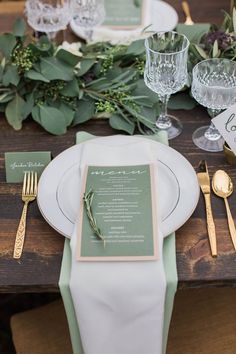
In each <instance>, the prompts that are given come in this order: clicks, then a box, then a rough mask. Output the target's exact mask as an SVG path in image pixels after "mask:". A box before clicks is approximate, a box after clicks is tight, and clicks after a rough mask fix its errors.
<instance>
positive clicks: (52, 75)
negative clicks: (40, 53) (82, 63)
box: [40, 57, 74, 81]
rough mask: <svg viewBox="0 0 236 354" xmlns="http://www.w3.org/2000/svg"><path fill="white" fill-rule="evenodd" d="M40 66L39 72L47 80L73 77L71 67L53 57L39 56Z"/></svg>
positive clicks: (70, 78) (68, 79)
mask: <svg viewBox="0 0 236 354" xmlns="http://www.w3.org/2000/svg"><path fill="white" fill-rule="evenodd" d="M40 68H41V70H40V72H41V74H42V75H43V76H44V77H46V78H47V79H48V80H64V81H71V80H73V77H74V74H73V68H71V67H69V66H68V65H67V64H64V63H62V62H61V61H60V60H58V59H57V58H55V57H45V58H41V61H40Z"/></svg>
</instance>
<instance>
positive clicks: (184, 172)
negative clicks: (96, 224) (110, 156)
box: [37, 135, 200, 238]
mask: <svg viewBox="0 0 236 354" xmlns="http://www.w3.org/2000/svg"><path fill="white" fill-rule="evenodd" d="M114 137H119V141H120V139H121V138H123V139H126V138H129V139H130V138H131V137H127V136H122V135H116V136H111V137H98V138H94V139H92V141H94V140H96V142H97V141H99V142H100V143H101V142H102V143H104V142H105V144H106V142H107V139H111V141H112V144H114V141H115V140H114ZM132 139H133V140H134V139H139V140H141V139H145V138H143V137H136V136H133V137H132ZM145 140H146V139H145ZM89 141H91V140H89ZM89 141H87V142H83V143H80V144H77V145H74V146H72V147H70V148H69V149H66V150H65V151H63V152H62V153H61V154H59V155H58V156H57V157H56V158H55V159H54V160H52V161H51V163H50V164H49V165H48V166H47V167H46V168H45V170H44V171H43V173H42V175H41V177H40V180H39V185H38V196H37V203H38V207H39V210H40V212H41V214H42V216H43V217H44V219H45V220H46V221H47V223H48V224H49V225H50V226H51V227H52V228H54V229H55V230H56V231H57V232H59V233H60V234H62V235H63V236H65V237H68V238H70V236H71V234H72V231H73V227H74V224H73V223H71V222H70V221H69V220H68V219H67V218H66V217H65V215H64V214H63V212H62V211H61V209H60V206H59V205H58V200H57V191H58V185H59V183H60V181H61V179H62V177H63V175H64V174H65V172H66V171H67V170H62V171H61V174H60V176H59V174H57V175H56V176H55V175H54V176H53V177H52V178H51V179H52V183H51V184H52V186H51V185H50V193H51V195H50V196H49V195H47V196H45V198H46V200H45V201H44V200H43V198H44V194H45V193H44V192H43V190H42V187H41V186H42V184H43V183H44V180H45V182H46V180H47V181H48V174H49V175H50V172H51V170H52V171H53V168H54V165H55V164H58V163H59V164H60V161H61V160H63V158H64V156H65V154H66V155H68V154H69V155H70V153H71V152H72V153H74V150H75V151H77V150H78V151H79V150H80V148H81V145H82V144H85V143H86V144H88V143H89ZM149 141H150V142H151V143H153V144H154V145H155V147H156V148H157V151H159V152H160V150H162V152H164V156H165V157H164V159H165V158H166V155H165V153H167V156H170V158H172V157H173V161H174V162H172V163H173V164H174V165H173V166H171V168H170V167H169V165H168V163H167V162H165V161H164V160H163V159H161V157H158V158H157V161H158V160H160V161H161V162H162V163H164V164H165V165H167V167H168V168H169V169H170V170H171V172H172V173H173V174H174V176H175V177H176V179H177V181H178V184H179V186H180V196H179V199H178V203H177V205H176V207H175V208H174V210H173V212H172V213H171V214H170V216H169V217H167V218H166V219H165V220H164V221H163V222H162V231H163V234H164V237H165V236H168V235H169V234H171V233H172V232H174V231H176V230H177V229H179V228H180V227H181V226H182V225H183V224H184V223H185V222H186V221H187V220H188V219H189V217H190V216H191V215H192V213H193V212H194V210H195V208H196V206H197V203H198V199H199V193H200V189H199V185H198V181H197V176H196V173H195V171H194V169H193V167H192V165H191V164H190V163H189V162H188V160H187V159H185V157H183V156H182V155H181V154H180V153H179V152H177V151H176V150H174V149H172V148H171V147H169V146H167V145H164V144H162V143H159V142H156V141H153V140H149ZM129 142H130V141H129ZM134 142H135V141H134ZM119 144H120V142H119ZM158 147H159V150H158ZM172 155H173V156H172ZM67 157H68V156H67ZM168 158H169V157H168ZM75 163H76V161H72V162H71V163H70V166H69V167H68V169H69V168H71V166H72V165H74V164H75ZM186 179H187V180H188V183H186ZM47 184H48V183H47ZM45 202H46V203H45ZM52 202H53V207H52V206H51V207H48V203H52ZM55 208H56V209H57V210H56V212H57V215H56V217H55V214H54V213H55ZM53 210H54V211H53ZM58 212H59V213H58ZM61 218H64V219H63V220H64V224H63V222H62V223H61ZM59 220H60V221H59ZM68 222H69V223H68Z"/></svg>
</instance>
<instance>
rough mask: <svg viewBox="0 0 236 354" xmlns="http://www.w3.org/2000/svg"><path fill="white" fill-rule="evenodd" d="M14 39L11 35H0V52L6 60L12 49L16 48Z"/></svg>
mask: <svg viewBox="0 0 236 354" xmlns="http://www.w3.org/2000/svg"><path fill="white" fill-rule="evenodd" d="M16 43H17V41H16V37H15V36H14V35H13V34H11V33H4V34H2V35H0V52H2V53H3V54H4V56H5V57H6V59H9V58H10V56H11V53H12V51H13V49H14V48H15V46H16Z"/></svg>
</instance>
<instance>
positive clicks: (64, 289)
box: [59, 132, 178, 354]
mask: <svg viewBox="0 0 236 354" xmlns="http://www.w3.org/2000/svg"><path fill="white" fill-rule="evenodd" d="M94 138H95V136H94V135H91V134H88V133H86V132H79V133H77V136H76V143H77V144H79V143H82V142H84V141H87V140H90V139H94ZM148 138H150V139H153V140H155V141H158V142H162V143H164V144H168V140H167V135H166V133H165V132H159V133H158V134H156V135H153V136H148ZM163 261H164V269H165V274H166V282H167V288H166V298H165V318H164V326H163V351H162V352H163V354H164V353H165V352H166V345H167V339H168V331H169V325H170V320H171V315H172V309H173V302H174V296H175V292H176V289H177V281H178V278H177V270H176V250H175V234H174V233H173V234H171V235H169V236H168V237H166V238H165V240H164V243H163ZM70 269H71V250H70V240H68V239H66V240H65V245H64V252H63V259H62V265H61V274H60V279H59V288H60V291H61V296H62V299H63V302H64V307H65V311H66V315H67V320H68V326H69V331H70V336H71V344H72V348H73V353H74V354H84V352H83V348H82V343H81V339H80V333H79V327H78V324H77V319H76V314H75V311H74V306H73V301H72V298H71V293H70V289H69V281H70Z"/></svg>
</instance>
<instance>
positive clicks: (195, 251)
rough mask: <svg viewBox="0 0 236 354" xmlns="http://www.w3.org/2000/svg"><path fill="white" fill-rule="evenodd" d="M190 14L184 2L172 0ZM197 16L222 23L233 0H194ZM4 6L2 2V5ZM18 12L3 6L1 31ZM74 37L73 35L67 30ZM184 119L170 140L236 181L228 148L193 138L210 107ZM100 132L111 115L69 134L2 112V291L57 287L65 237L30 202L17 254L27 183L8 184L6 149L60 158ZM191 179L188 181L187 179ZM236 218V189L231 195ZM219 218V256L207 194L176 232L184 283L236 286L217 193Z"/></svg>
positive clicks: (234, 259)
mask: <svg viewBox="0 0 236 354" xmlns="http://www.w3.org/2000/svg"><path fill="white" fill-rule="evenodd" d="M168 2H169V3H170V4H172V5H173V6H174V7H175V8H176V9H177V11H178V14H179V17H180V20H181V21H183V19H184V16H183V15H182V11H181V1H177V0H176V1H168ZM189 4H190V6H191V12H192V17H193V20H194V21H198V22H214V23H220V22H221V20H222V15H221V12H220V10H221V9H223V8H224V9H227V7H228V5H229V4H228V1H227V0H214V1H213V0H208V1H206V2H204V3H202V2H201V3H200V2H199V1H196V0H192V1H189ZM0 9H1V7H0ZM15 17H16V15H15V14H8V15H6V14H3V13H2V12H1V11H0V30H2V31H5V30H9V29H10V25H11V23H12V22H13V18H15ZM67 37H68V38H71V39H72V38H73V36H72V35H71V34H70V33H67ZM175 114H176V115H178V117H179V118H180V119H181V120H182V122H183V124H184V132H183V133H182V135H181V136H180V137H178V138H176V139H174V140H172V141H171V143H170V145H171V146H172V147H173V148H175V149H176V150H177V151H179V152H180V153H182V154H183V155H184V156H185V157H186V158H187V159H188V160H189V161H190V162H191V164H192V165H193V166H194V167H196V166H197V165H198V163H199V161H200V160H201V159H206V160H207V162H208V166H209V172H210V175H211V176H212V174H213V173H214V172H215V171H216V170H217V169H219V168H221V169H225V170H226V171H227V172H228V173H229V174H230V176H231V177H232V179H233V182H234V183H235V185H236V167H233V166H230V165H228V164H227V162H226V160H225V157H224V154H223V153H206V152H204V151H201V150H199V149H198V148H196V147H195V146H194V144H193V143H192V137H191V136H192V133H193V131H194V130H195V129H196V128H198V127H200V126H201V125H205V124H208V123H209V117H208V115H207V113H206V111H205V110H204V109H203V108H201V107H197V108H196V109H194V110H192V111H181V110H180V111H176V112H175ZM80 130H83V131H87V132H90V133H92V134H95V135H100V136H105V135H111V134H116V133H117V132H115V131H114V130H113V129H112V128H110V127H109V125H108V122H107V121H106V120H99V121H97V120H96V121H94V120H92V121H90V122H88V123H86V124H83V125H80V126H77V127H75V128H72V129H70V130H69V131H68V133H67V134H65V135H63V136H58V137H56V136H52V135H50V134H48V133H46V132H45V131H44V130H43V129H42V128H41V127H39V126H38V125H37V124H36V123H34V122H33V121H27V122H25V124H24V127H23V129H22V130H21V131H17V132H16V131H14V130H13V129H12V128H11V127H9V126H8V124H7V123H6V121H5V119H4V116H3V115H1V116H0V292H2V293H3V292H8V293H10V292H44V291H49V292H57V291H58V285H57V284H58V279H59V272H60V266H61V258H62V250H63V244H64V238H63V237H62V236H60V235H59V234H58V233H57V232H56V231H54V230H53V229H52V228H51V227H50V226H49V225H48V224H47V223H46V222H45V221H44V219H43V218H42V216H41V214H40V212H39V209H38V207H37V203H32V204H30V206H29V211H28V222H27V233H26V241H25V247H24V252H23V256H22V258H21V260H19V261H17V260H14V259H13V258H12V252H13V247H14V240H15V234H16V230H17V226H18V222H19V218H20V215H21V210H22V202H21V198H20V195H21V185H18V184H6V182H5V168H4V152H7V151H39V150H50V151H52V155H53V156H54V157H55V156H56V155H58V154H59V153H60V152H62V151H63V150H65V149H66V148H68V147H70V146H72V145H73V144H74V143H75V133H76V132H77V131H80ZM186 183H187V181H186ZM229 203H230V206H231V208H232V213H233V215H234V216H235V221H236V198H235V193H234V194H233V195H232V196H231V197H230V198H229ZM212 206H213V213H214V217H215V223H216V231H217V241H218V253H219V255H218V257H217V258H215V259H213V258H212V257H211V256H210V249H209V242H208V236H207V231H206V219H205V209H204V203H203V198H202V196H201V197H200V201H199V204H198V206H197V209H196V211H195V212H194V214H193V215H192V217H191V218H190V219H189V221H188V222H187V223H186V224H185V225H184V226H183V227H182V228H181V229H180V230H178V231H177V233H176V243H177V267H178V277H179V288H187V287H210V286H236V252H235V251H234V248H233V245H232V242H231V239H230V235H229V231H228V226H227V220H226V213H225V208H224V204H223V201H222V200H220V199H219V198H217V197H215V196H212Z"/></svg>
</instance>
